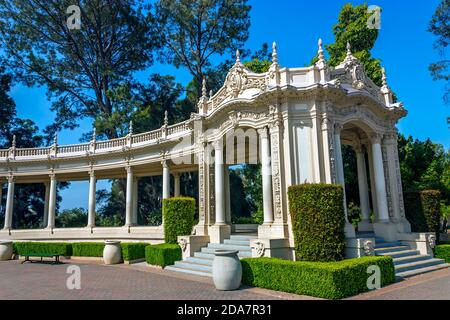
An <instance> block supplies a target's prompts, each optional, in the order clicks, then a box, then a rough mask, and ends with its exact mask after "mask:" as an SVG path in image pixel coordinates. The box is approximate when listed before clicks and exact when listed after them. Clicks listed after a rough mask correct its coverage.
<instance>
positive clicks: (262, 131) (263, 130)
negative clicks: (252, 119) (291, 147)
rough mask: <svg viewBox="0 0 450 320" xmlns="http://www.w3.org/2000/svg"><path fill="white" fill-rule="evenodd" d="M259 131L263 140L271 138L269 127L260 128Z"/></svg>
mask: <svg viewBox="0 0 450 320" xmlns="http://www.w3.org/2000/svg"><path fill="white" fill-rule="evenodd" d="M257 131H258V134H259V136H260V137H261V139H267V138H268V137H269V130H268V128H267V127H264V128H260V129H258V130H257Z"/></svg>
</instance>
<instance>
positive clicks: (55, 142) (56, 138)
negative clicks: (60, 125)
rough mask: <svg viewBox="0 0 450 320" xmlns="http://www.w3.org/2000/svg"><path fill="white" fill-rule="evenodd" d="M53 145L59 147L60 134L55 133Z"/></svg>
mask: <svg viewBox="0 0 450 320" xmlns="http://www.w3.org/2000/svg"><path fill="white" fill-rule="evenodd" d="M53 145H55V146H57V145H58V134H57V133H55V136H54V137H53Z"/></svg>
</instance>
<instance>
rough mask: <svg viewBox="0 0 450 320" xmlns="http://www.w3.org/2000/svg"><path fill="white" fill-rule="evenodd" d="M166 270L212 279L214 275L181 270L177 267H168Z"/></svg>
mask: <svg viewBox="0 0 450 320" xmlns="http://www.w3.org/2000/svg"><path fill="white" fill-rule="evenodd" d="M164 270H169V271H175V272H183V273H188V274H193V275H196V276H202V277H212V273H210V272H201V271H195V270H190V269H184V268H180V267H176V266H168V267H165V268H164Z"/></svg>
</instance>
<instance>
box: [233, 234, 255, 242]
mask: <svg viewBox="0 0 450 320" xmlns="http://www.w3.org/2000/svg"><path fill="white" fill-rule="evenodd" d="M257 238H258V236H248V235H232V236H230V240H236V241H249V242H250V240H252V239H257Z"/></svg>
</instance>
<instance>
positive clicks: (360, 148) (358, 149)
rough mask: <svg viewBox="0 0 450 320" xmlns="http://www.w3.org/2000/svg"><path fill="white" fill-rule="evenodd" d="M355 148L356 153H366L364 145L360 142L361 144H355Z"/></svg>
mask: <svg viewBox="0 0 450 320" xmlns="http://www.w3.org/2000/svg"><path fill="white" fill-rule="evenodd" d="M353 150H354V151H355V153H356V154H363V153H364V151H365V150H364V145H362V144H360V145H355V146H353Z"/></svg>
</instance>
